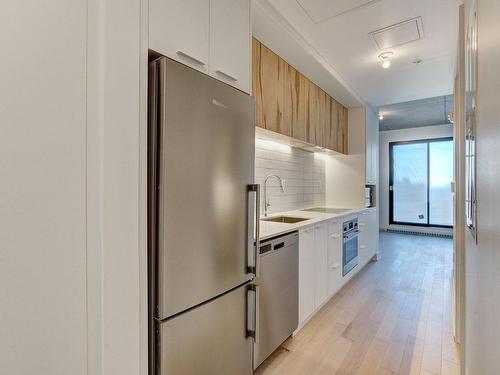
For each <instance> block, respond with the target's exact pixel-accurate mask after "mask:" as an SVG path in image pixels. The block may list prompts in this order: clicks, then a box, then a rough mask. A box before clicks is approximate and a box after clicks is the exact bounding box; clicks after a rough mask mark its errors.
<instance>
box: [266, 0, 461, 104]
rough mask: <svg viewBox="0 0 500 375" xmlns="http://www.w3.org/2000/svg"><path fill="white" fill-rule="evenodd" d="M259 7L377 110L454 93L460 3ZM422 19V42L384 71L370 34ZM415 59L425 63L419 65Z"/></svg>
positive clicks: (348, 1)
mask: <svg viewBox="0 0 500 375" xmlns="http://www.w3.org/2000/svg"><path fill="white" fill-rule="evenodd" d="M258 1H259V2H260V3H262V4H265V5H266V6H267V7H270V8H273V10H275V11H276V13H278V14H279V15H280V16H281V17H280V21H282V22H285V23H287V25H286V27H288V28H289V29H290V28H291V29H292V30H293V32H295V33H296V35H300V37H301V39H302V40H303V41H305V42H306V43H307V44H308V45H309V47H310V48H309V49H310V50H313V51H314V53H315V54H316V55H317V56H320V57H321V59H322V60H323V62H326V64H328V65H330V67H331V70H332V71H335V72H336V73H337V75H336V78H337V79H338V80H340V81H343V82H344V83H345V84H346V85H347V86H348V88H349V90H350V91H352V92H353V94H354V95H355V96H357V97H359V98H360V99H361V100H362V101H364V102H365V103H366V104H368V105H370V106H371V107H373V108H377V107H379V106H382V105H387V104H391V103H399V102H406V101H411V100H416V99H422V98H429V97H436V96H442V95H448V94H451V93H452V91H453V76H454V71H455V56H456V43H457V41H456V38H457V28H458V26H457V25H458V23H457V20H458V0H375V1H368V0H258ZM417 17H421V22H422V25H421V27H422V26H423V30H421V32H422V34H423V35H422V36H423V38H422V39H420V40H417V41H413V42H410V43H406V44H402V45H399V46H396V47H393V48H391V49H390V50H391V51H392V52H394V58H393V59H392V66H391V67H390V68H389V69H383V68H382V67H381V65H380V61H379V59H378V55H379V54H380V52H381V51H380V50H379V48H378V47H377V44H376V43H375V42H374V39H373V37H372V36H371V35H370V33H372V32H374V31H378V30H381V29H384V28H387V27H389V26H392V25H394V24H398V23H401V22H404V21H407V20H410V19H414V18H417ZM403 31H405V32H406V33H407V34H408V32H409V31H410V30H403ZM408 35H410V34H408ZM401 36H402V35H400V36H398V35H393V36H390V37H392V38H396V39H395V40H397V39H398V38H399V37H401ZM416 58H418V59H421V60H422V62H421V63H420V64H414V63H413V61H414V60H415V59H416ZM306 74H307V73H306ZM319 84H320V85H321V84H322V82H319Z"/></svg>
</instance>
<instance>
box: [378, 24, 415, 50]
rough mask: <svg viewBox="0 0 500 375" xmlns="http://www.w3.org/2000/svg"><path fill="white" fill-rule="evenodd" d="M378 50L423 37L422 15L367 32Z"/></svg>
mask: <svg viewBox="0 0 500 375" xmlns="http://www.w3.org/2000/svg"><path fill="white" fill-rule="evenodd" d="M368 35H370V37H371V38H372V40H373V42H374V43H375V46H376V47H377V49H378V50H379V51H384V50H387V49H391V48H394V47H397V46H402V45H403V44H407V43H411V42H415V41H417V40H420V39H424V27H423V25H422V17H416V18H412V19H411V20H406V21H403V22H399V23H396V24H394V25H391V26H387V27H384V28H383V29H379V30H376V31H372V32H371V33H369V34H368Z"/></svg>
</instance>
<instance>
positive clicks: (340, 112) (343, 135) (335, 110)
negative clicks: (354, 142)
mask: <svg viewBox="0 0 500 375" xmlns="http://www.w3.org/2000/svg"><path fill="white" fill-rule="evenodd" d="M325 147H326V148H328V149H330V150H336V151H339V152H343V153H344V154H346V153H347V108H345V107H344V106H343V105H342V104H340V103H338V102H337V101H336V100H335V99H333V98H330V122H329V124H328V126H327V133H326V146H325Z"/></svg>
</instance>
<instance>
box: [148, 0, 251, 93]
mask: <svg viewBox="0 0 500 375" xmlns="http://www.w3.org/2000/svg"><path fill="white" fill-rule="evenodd" d="M250 39H251V30H250V0H149V48H151V49H152V50H154V51H156V52H158V53H161V54H162V55H165V56H168V57H170V58H171V59H174V60H177V61H179V62H181V63H183V64H185V65H188V66H190V67H192V68H194V69H197V70H199V71H201V72H204V73H208V74H210V75H211V76H213V77H214V78H216V79H218V80H220V81H223V82H225V83H227V84H229V85H231V86H234V87H236V88H238V89H240V90H242V91H245V92H247V93H250V86H251V85H250V80H251V73H250V70H251V65H250V64H251V58H250V53H251V45H250Z"/></svg>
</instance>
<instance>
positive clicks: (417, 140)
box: [389, 137, 453, 229]
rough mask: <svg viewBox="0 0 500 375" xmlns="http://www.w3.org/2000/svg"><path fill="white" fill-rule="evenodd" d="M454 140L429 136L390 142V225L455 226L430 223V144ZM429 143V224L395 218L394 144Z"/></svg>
mask: <svg viewBox="0 0 500 375" xmlns="http://www.w3.org/2000/svg"><path fill="white" fill-rule="evenodd" d="M442 141H453V137H441V138H429V139H416V140H411V141H397V142H389V225H407V226H416V227H425V228H449V229H451V228H453V225H440V224H431V223H430V184H429V179H430V157H429V156H430V148H429V144H430V143H434V142H442ZM418 143H426V144H427V224H422V223H409V222H403V221H395V220H394V189H393V186H394V146H398V145H404V144H418Z"/></svg>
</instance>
